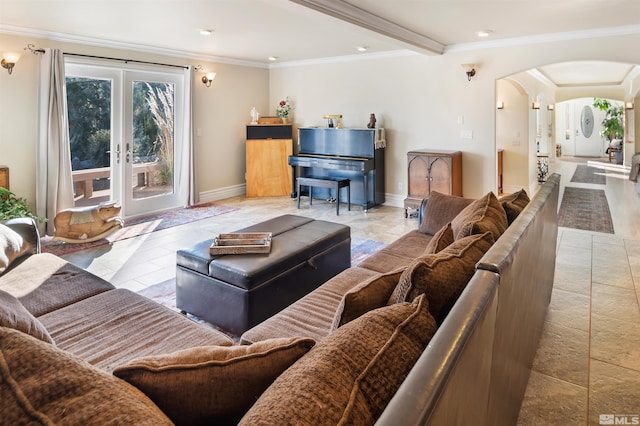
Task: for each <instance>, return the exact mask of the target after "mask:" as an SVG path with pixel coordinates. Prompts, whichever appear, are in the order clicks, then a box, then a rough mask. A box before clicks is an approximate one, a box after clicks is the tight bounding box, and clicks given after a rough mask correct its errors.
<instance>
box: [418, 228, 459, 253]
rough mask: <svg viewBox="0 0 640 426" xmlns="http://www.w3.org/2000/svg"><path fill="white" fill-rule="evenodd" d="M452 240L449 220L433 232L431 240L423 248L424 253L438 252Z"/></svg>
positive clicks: (453, 239)
mask: <svg viewBox="0 0 640 426" xmlns="http://www.w3.org/2000/svg"><path fill="white" fill-rule="evenodd" d="M454 241H455V238H453V229H452V228H451V222H449V223H447V224H446V225H445V226H443V227H442V228H440V230H439V231H438V232H436V233H435V234H434V236H433V238H431V240H430V241H429V243H428V244H427V247H426V248H425V249H424V254H435V253H438V252H440V251H442V250H443V249H445V248H446V247H448V246H449V245H450V244H451V243H453V242H454Z"/></svg>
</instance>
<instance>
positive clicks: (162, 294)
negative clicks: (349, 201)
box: [138, 237, 386, 311]
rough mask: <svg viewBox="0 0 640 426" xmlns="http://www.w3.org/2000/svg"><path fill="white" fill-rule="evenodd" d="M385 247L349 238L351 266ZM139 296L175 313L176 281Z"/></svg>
mask: <svg viewBox="0 0 640 426" xmlns="http://www.w3.org/2000/svg"><path fill="white" fill-rule="evenodd" d="M384 246H386V244H385V243H381V242H379V241H373V240H367V239H365V238H358V237H351V266H356V265H358V264H359V263H360V262H362V261H363V260H364V259H365V258H366V257H367V256H369V255H370V254H373V253H375V252H376V251H378V250H380V249H381V248H383V247H384ZM138 294H141V295H143V296H145V297H147V298H149V299H151V300H153V301H154V302H156V303H159V304H161V305H164V306H166V307H168V308H171V309H173V310H175V311H177V310H178V309H177V308H176V280H175V278H172V279H170V280H167V281H163V282H161V283H159V284H155V285H152V286H150V287H147V288H145V289H144V290H140V291H139V292H138Z"/></svg>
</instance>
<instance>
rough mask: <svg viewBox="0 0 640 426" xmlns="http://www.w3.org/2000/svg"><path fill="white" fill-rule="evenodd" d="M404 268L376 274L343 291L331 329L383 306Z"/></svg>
mask: <svg viewBox="0 0 640 426" xmlns="http://www.w3.org/2000/svg"><path fill="white" fill-rule="evenodd" d="M404 269H405V268H404V267H402V268H399V269H396V270H394V271H391V272H387V273H384V274H379V275H376V276H374V277H373V278H370V279H368V280H366V281H364V282H362V283H360V284H358V285H357V286H355V287H354V288H352V289H351V290H349V291H348V292H347V293H345V295H344V296H343V297H342V300H341V301H340V305H338V309H337V310H336V315H335V316H334V318H333V324H332V325H331V331H333V330H335V329H336V328H338V327H342V326H343V325H344V324H346V323H348V322H349V321H353V320H354V319H356V318H358V317H359V316H361V315H363V314H365V313H367V312H369V311H372V310H374V309H377V308H381V307H383V306H385V305H386V304H387V300H389V297H390V296H391V293H393V289H394V288H396V285H397V284H398V280H399V279H400V276H401V275H402V273H403V272H404Z"/></svg>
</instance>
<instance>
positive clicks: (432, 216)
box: [418, 191, 473, 235]
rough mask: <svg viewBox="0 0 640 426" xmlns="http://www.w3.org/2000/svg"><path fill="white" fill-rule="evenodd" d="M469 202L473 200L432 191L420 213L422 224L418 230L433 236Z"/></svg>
mask: <svg viewBox="0 0 640 426" xmlns="http://www.w3.org/2000/svg"><path fill="white" fill-rule="evenodd" d="M471 202H473V200H472V199H470V198H464V197H458V196H456V195H446V194H442V193H440V192H437V191H432V192H431V193H430V194H429V199H428V200H427V205H426V206H425V208H424V211H423V212H422V222H421V223H420V226H419V227H418V230H419V231H420V232H422V233H425V234H430V235H434V234H435V233H436V232H438V231H439V230H440V229H441V228H442V227H443V226H444V225H446V224H447V223H449V222H451V221H452V220H453V218H454V217H456V216H457V215H458V213H460V212H461V211H462V210H463V209H464V208H465V207H467V206H468V205H469V204H470V203H471Z"/></svg>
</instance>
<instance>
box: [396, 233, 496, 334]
mask: <svg viewBox="0 0 640 426" xmlns="http://www.w3.org/2000/svg"><path fill="white" fill-rule="evenodd" d="M493 242H494V240H493V236H492V234H491V232H488V231H487V232H485V233H484V234H476V235H471V236H468V237H464V238H461V239H459V240H457V241H455V242H454V243H453V244H451V245H450V246H449V247H447V248H445V249H444V250H442V251H441V252H440V253H437V254H431V255H426V256H423V257H421V258H419V259H416V260H415V261H414V262H413V264H411V265H409V266H408V267H407V269H406V270H405V271H404V273H403V274H402V276H401V277H400V280H399V282H398V285H397V286H396V288H395V290H394V291H393V294H392V295H391V298H390V299H389V303H401V302H410V301H412V300H413V299H414V298H416V297H418V296H419V295H421V294H423V293H425V294H426V295H427V298H428V299H429V305H430V311H431V314H432V315H433V317H434V318H435V319H436V322H437V323H438V324H442V321H444V318H445V317H446V316H447V314H448V313H449V311H450V310H451V308H452V307H453V305H454V303H455V302H456V300H458V297H459V296H460V294H461V293H462V290H464V288H465V287H466V285H467V283H468V282H469V280H470V279H471V277H472V276H473V273H474V272H475V266H476V263H477V262H478V260H480V258H481V257H482V256H483V255H484V253H485V252H486V251H487V250H489V247H491V245H492V244H493Z"/></svg>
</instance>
